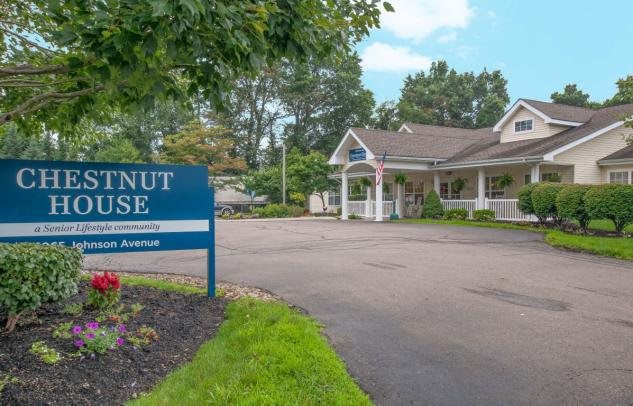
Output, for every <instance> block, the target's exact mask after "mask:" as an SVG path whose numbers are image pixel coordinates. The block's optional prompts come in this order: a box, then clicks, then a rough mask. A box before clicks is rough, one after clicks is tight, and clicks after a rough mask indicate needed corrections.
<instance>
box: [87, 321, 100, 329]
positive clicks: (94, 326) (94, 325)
mask: <svg viewBox="0 0 633 406" xmlns="http://www.w3.org/2000/svg"><path fill="white" fill-rule="evenodd" d="M86 327H87V328H88V329H89V330H96V329H98V328H99V323H97V322H96V321H91V322H90V323H86Z"/></svg>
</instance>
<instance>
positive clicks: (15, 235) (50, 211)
mask: <svg viewBox="0 0 633 406" xmlns="http://www.w3.org/2000/svg"><path fill="white" fill-rule="evenodd" d="M207 173H208V172H207V167H206V166H182V165H154V164H110V163H85V162H58V161H29V160H13V159H11V160H0V190H2V199H0V242H36V243H42V244H50V245H64V246H69V247H75V248H79V249H81V250H82V251H83V252H84V253H86V254H105V253H119V252H143V251H171V250H189V249H207V250H208V255H209V259H208V266H209V269H208V275H209V277H210V279H209V289H208V291H209V295H210V296H212V295H214V294H215V254H214V251H215V242H214V232H215V230H214V217H213V213H214V211H213V191H212V190H211V189H210V188H209V186H208V175H207ZM210 216H211V217H210Z"/></svg>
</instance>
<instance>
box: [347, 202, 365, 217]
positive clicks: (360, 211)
mask: <svg viewBox="0 0 633 406" xmlns="http://www.w3.org/2000/svg"><path fill="white" fill-rule="evenodd" d="M366 203H367V202H366V201H365V200H352V201H348V202H347V211H348V213H349V214H355V215H357V216H365V204H366Z"/></svg>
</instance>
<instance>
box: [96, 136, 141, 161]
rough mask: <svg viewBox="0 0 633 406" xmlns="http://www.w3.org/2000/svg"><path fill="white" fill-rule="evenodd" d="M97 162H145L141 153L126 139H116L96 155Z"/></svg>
mask: <svg viewBox="0 0 633 406" xmlns="http://www.w3.org/2000/svg"><path fill="white" fill-rule="evenodd" d="M95 161H97V162H120V163H136V162H143V159H142V157H141V153H140V151H139V150H138V149H137V148H136V147H135V146H134V144H132V141H130V140H128V139H125V138H115V139H113V140H111V142H109V143H108V144H107V146H106V147H105V148H103V149H100V150H99V151H97V153H96V154H95Z"/></svg>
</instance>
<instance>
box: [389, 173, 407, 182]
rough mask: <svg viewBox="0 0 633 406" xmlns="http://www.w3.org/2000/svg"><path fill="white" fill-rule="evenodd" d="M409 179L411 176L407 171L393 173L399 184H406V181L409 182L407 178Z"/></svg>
mask: <svg viewBox="0 0 633 406" xmlns="http://www.w3.org/2000/svg"><path fill="white" fill-rule="evenodd" d="M408 179H409V177H408V176H407V174H406V173H402V172H398V173H396V174H395V175H393V180H394V181H395V182H396V183H397V184H398V185H404V184H405V183H407V180H408Z"/></svg>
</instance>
